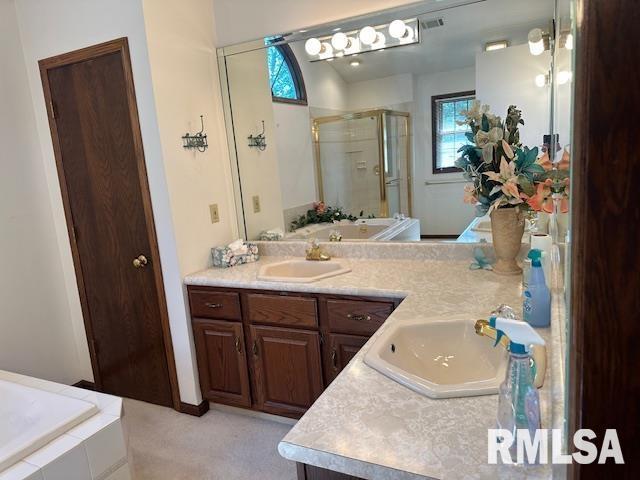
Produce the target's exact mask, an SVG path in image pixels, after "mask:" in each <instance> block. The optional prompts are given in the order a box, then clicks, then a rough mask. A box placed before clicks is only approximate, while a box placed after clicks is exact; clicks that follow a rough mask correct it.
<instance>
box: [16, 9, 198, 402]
mask: <svg viewBox="0 0 640 480" xmlns="http://www.w3.org/2000/svg"><path fill="white" fill-rule="evenodd" d="M17 12H18V22H19V28H20V33H21V38H22V43H23V48H24V58H25V62H26V67H27V76H28V79H29V86H30V89H31V96H32V100H33V109H34V112H35V120H36V127H37V130H36V131H37V134H38V138H39V142H40V147H41V150H42V157H43V158H42V159H43V163H42V171H43V172H44V174H45V177H46V181H47V186H48V190H49V193H48V194H49V201H50V203H51V209H52V217H53V222H54V225H55V233H56V241H57V245H58V249H59V255H60V257H61V261H62V268H63V273H64V286H65V288H66V294H67V300H68V303H69V307H70V310H71V312H70V317H71V321H72V325H73V327H74V331H75V333H76V335H75V336H76V341H77V343H78V348H79V349H80V353H81V356H80V359H79V365H80V366H81V367H82V368H83V369H84V370H85V371H87V368H88V367H89V356H88V350H87V347H86V339H85V337H84V328H83V324H82V312H81V309H80V301H79V297H78V292H77V286H76V279H75V274H74V271H73V261H72V257H71V250H70V247H69V240H68V237H67V232H66V226H65V219H64V209H63V206H62V199H61V196H60V188H59V186H58V180H57V175H56V167H55V162H54V156H53V148H52V144H51V137H50V133H49V125H48V120H47V115H46V109H45V105H44V99H43V96H42V86H41V84H40V75H39V71H38V63H37V62H38V60H39V59H42V58H47V57H50V56H53V55H58V54H61V53H64V52H69V51H72V50H76V49H78V48H82V47H86V46H89V45H94V44H97V43H100V42H104V41H107V40H112V39H114V38H118V37H128V39H129V48H130V53H131V63H132V69H133V78H134V82H135V86H136V97H137V104H138V112H139V117H140V128H141V132H142V139H143V146H144V152H145V159H146V164H147V173H148V179H149V188H150V191H151V200H152V206H153V212H154V217H155V224H156V231H157V235H158V246H159V249H160V257H161V263H162V273H163V277H164V284H165V291H166V295H167V304H168V309H169V318H170V323H171V329H172V332H174V331H175V332H180V331H182V332H183V333H184V325H185V322H186V312H185V304H184V296H183V291H182V289H183V287H182V277H181V269H180V263H179V260H178V255H177V246H176V237H175V235H174V225H173V218H172V210H171V208H170V201H169V195H168V187H167V182H166V179H165V170H164V165H163V153H162V149H161V143H160V135H159V130H158V122H157V118H156V110H155V105H154V97H153V89H152V83H151V70H150V67H149V58H148V52H147V44H146V37H145V25H144V19H143V12H142V4H141V2H140V1H130V0H111V1H109V2H103V1H100V0H58V1H56V2H50V1H47V0H20V1H19V2H18V3H17ZM188 88H189V86H188V85H185V87H184V89H187V90H188ZM174 94H175V92H174ZM176 141H178V142H179V141H180V139H179V138H177V139H176ZM196 255H200V254H199V253H198V254H196ZM184 340H185V339H184V335H182V336H179V337H174V350H175V351H176V355H177V356H180V357H181V358H180V359H179V360H177V365H178V366H179V367H181V368H179V369H178V381H179V384H180V387H181V392H180V393H181V398H182V400H183V401H184V402H188V403H196V402H197V401H198V399H199V398H200V395H199V392H198V391H197V389H195V388H194V385H196V383H195V381H194V379H193V365H192V364H191V363H190V362H187V361H186V355H187V354H188V352H189V351H190V346H188V345H185V344H184ZM182 355H185V358H182ZM186 364H189V365H188V367H187V368H184V365H186ZM86 376H89V375H88V373H87V375H86ZM89 379H91V378H89Z"/></svg>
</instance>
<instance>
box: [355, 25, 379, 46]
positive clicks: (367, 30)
mask: <svg viewBox="0 0 640 480" xmlns="http://www.w3.org/2000/svg"><path fill="white" fill-rule="evenodd" d="M377 35H378V32H376V29H375V28H373V27H364V28H363V29H362V30H360V33H359V34H358V36H359V37H360V41H361V42H362V44H363V45H371V44H373V42H375V41H376V37H377Z"/></svg>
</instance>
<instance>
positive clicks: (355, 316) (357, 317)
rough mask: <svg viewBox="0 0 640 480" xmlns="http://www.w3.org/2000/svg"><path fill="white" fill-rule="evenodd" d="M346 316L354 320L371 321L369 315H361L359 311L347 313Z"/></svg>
mask: <svg viewBox="0 0 640 480" xmlns="http://www.w3.org/2000/svg"><path fill="white" fill-rule="evenodd" d="M347 318H349V319H351V320H355V321H356V322H369V321H371V315H362V314H359V313H353V314H352V313H349V314H348V315H347Z"/></svg>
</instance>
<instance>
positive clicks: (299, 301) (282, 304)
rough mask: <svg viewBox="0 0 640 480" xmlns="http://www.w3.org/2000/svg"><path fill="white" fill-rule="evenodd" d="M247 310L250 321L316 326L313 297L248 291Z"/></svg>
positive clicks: (315, 310) (316, 313)
mask: <svg viewBox="0 0 640 480" xmlns="http://www.w3.org/2000/svg"><path fill="white" fill-rule="evenodd" d="M247 310H248V319H249V321H250V322H252V323H266V324H276V325H287V326H291V327H305V328H316V327H317V326H318V308H317V304H316V299H315V298H309V297H296V296H283V295H269V294H262V293H249V294H248V295H247Z"/></svg>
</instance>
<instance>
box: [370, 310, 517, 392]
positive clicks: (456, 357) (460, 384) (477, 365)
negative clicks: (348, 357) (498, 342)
mask: <svg viewBox="0 0 640 480" xmlns="http://www.w3.org/2000/svg"><path fill="white" fill-rule="evenodd" d="M474 324H475V319H473V318H471V317H470V316H465V317H456V318H447V319H446V320H434V321H425V320H424V319H421V320H415V321H410V322H397V323H396V324H394V325H391V326H389V328H387V329H386V330H385V331H384V332H383V333H382V334H381V336H380V337H379V338H378V339H377V340H376V342H375V343H374V344H373V345H372V346H371V348H370V349H369V351H368V352H367V353H366V355H365V358H364V362H365V363H366V364H367V365H369V366H370V367H372V368H374V369H376V370H378V371H379V372H380V373H382V374H384V375H386V376H387V377H389V378H391V379H392V380H395V381H397V382H398V383H400V384H402V385H404V386H406V387H408V388H410V389H412V390H414V391H416V392H418V393H420V394H422V395H426V396H427V397H431V398H450V397H468V396H474V395H487V394H492V393H498V387H499V386H500V383H502V381H504V378H505V374H506V368H507V360H508V358H507V353H506V352H505V350H504V348H502V347H501V346H497V347H495V348H494V347H493V342H492V340H491V339H489V338H487V337H481V336H478V335H476V333H475V330H474Z"/></svg>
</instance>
